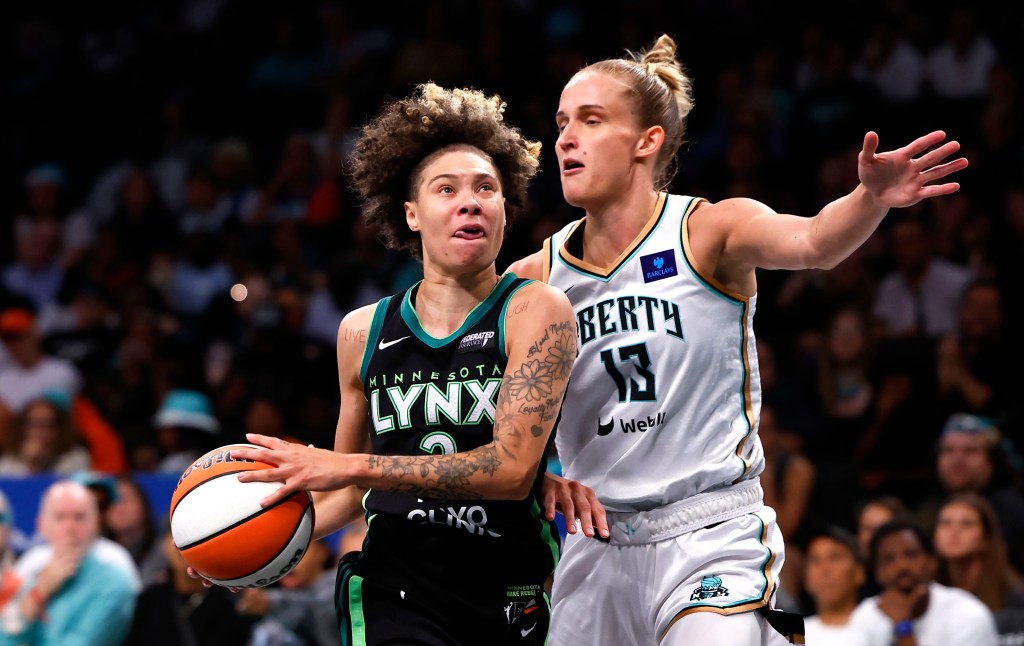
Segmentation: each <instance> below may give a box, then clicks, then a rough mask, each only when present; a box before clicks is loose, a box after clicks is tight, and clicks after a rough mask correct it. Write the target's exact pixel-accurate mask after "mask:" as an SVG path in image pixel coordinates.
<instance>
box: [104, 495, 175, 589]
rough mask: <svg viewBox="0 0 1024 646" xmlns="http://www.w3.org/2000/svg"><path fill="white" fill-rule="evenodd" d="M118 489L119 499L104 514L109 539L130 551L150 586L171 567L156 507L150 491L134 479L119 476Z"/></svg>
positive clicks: (145, 583) (143, 581)
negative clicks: (156, 520) (158, 527)
mask: <svg viewBox="0 0 1024 646" xmlns="http://www.w3.org/2000/svg"><path fill="white" fill-rule="evenodd" d="M115 486H116V487H117V498H116V499H115V500H114V501H113V502H112V503H111V504H110V506H109V507H108V508H107V511H106V513H105V514H104V525H105V527H106V529H107V534H108V538H110V539H111V540H113V541H115V542H117V543H119V544H120V545H122V546H123V547H124V548H125V549H126V550H128V553H129V554H131V556H132V559H133V560H134V561H135V565H136V566H137V567H138V568H139V576H141V577H142V584H143V585H144V586H145V585H149V584H150V583H153V582H154V581H156V580H157V579H158V578H159V576H160V574H161V573H163V572H164V570H165V569H166V568H167V560H166V557H165V556H164V554H163V550H162V549H161V547H160V545H158V544H157V533H156V529H155V527H154V515H153V507H152V505H151V504H150V501H149V496H148V495H147V494H146V491H145V490H144V489H143V488H142V487H141V486H140V485H139V483H138V482H136V481H135V480H134V479H132V477H131V476H128V475H122V476H119V477H118V478H117V481H116V484H115ZM162 516H163V513H161V517H162Z"/></svg>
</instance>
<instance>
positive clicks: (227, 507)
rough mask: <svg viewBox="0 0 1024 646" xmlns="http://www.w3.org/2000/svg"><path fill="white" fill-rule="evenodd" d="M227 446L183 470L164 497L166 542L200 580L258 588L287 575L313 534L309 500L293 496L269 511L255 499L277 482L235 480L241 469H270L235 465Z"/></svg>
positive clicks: (305, 495)
mask: <svg viewBox="0 0 1024 646" xmlns="http://www.w3.org/2000/svg"><path fill="white" fill-rule="evenodd" d="M243 447H253V445H251V444H229V445H226V446H222V447H220V448H217V449H214V450H212V451H210V452H209V453H207V454H205V455H203V456H202V457H200V458H199V459H198V460H196V461H195V462H194V463H192V466H190V467H189V468H187V469H185V472H184V473H182V474H181V478H179V479H178V484H177V485H176V486H175V488H174V493H173V494H172V495H171V536H172V538H173V539H174V545H175V546H176V547H177V548H178V550H179V551H180V552H181V555H182V557H183V558H184V559H185V562H186V563H188V564H189V565H190V566H191V567H192V568H193V569H194V570H195V571H196V572H198V573H199V574H201V575H202V576H203V577H204V578H206V579H209V580H210V581H212V582H213V583H216V584H217V585H222V586H225V587H232V588H259V587H263V586H265V585H270V584H271V583H274V582H275V581H277V580H278V579H280V578H281V577H283V576H284V575H285V574H287V573H288V572H289V571H290V570H291V569H292V568H293V567H295V565H296V564H297V563H298V562H299V559H301V558H302V555H303V554H305V553H306V549H307V548H308V547H309V541H310V538H311V537H312V535H313V501H312V498H311V497H310V495H309V492H307V491H297V492H295V493H294V494H292V495H291V496H289V497H287V498H285V499H284V500H281V501H280V502H278V503H276V504H274V505H272V506H270V507H260V500H262V499H263V498H265V497H267V496H268V495H270V494H271V493H273V492H274V491H276V490H277V489H278V488H279V487H281V483H280V482H239V481H238V478H237V475H238V474H239V473H241V472H243V471H252V470H255V469H270V468H272V465H270V464H266V463H264V462H254V461H252V460H235V459H232V458H231V454H230V452H231V450H232V449H239V448H243Z"/></svg>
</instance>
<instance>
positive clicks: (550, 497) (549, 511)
mask: <svg viewBox="0 0 1024 646" xmlns="http://www.w3.org/2000/svg"><path fill="white" fill-rule="evenodd" d="M542 494H543V496H544V511H545V514H546V515H547V519H548V520H554V519H555V511H556V509H557V511H560V512H562V515H563V516H565V529H566V531H567V532H569V533H570V534H575V533H576V521H577V520H579V524H580V526H581V528H582V529H583V534H584V535H586V536H589V537H593V536H594V530H595V529H596V530H597V532H598V533H600V534H601V536H602V537H603V538H608V536H609V532H608V518H607V516H606V515H605V512H604V505H602V504H601V501H600V500H598V499H597V494H596V493H594V490H593V489H591V488H590V487H588V486H586V485H583V484H580V483H579V482H576V481H575V480H569V479H567V478H563V477H561V476H556V475H555V474H553V473H550V472H548V473H545V474H544V482H543V484H542Z"/></svg>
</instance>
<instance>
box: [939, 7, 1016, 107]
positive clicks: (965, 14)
mask: <svg viewBox="0 0 1024 646" xmlns="http://www.w3.org/2000/svg"><path fill="white" fill-rule="evenodd" d="M948 20H949V25H948V32H947V34H946V38H945V40H943V41H942V43H940V44H939V46H938V47H936V48H935V49H934V50H933V51H932V52H931V53H930V54H929V55H928V58H927V61H926V64H925V70H926V76H927V79H928V83H929V85H930V86H931V89H932V91H933V92H934V93H935V94H936V95H938V96H939V97H940V98H943V99H950V100H954V101H957V100H965V99H978V98H981V97H982V96H984V94H985V90H986V88H987V87H988V73H989V71H990V70H991V69H992V66H993V65H995V63H996V61H997V60H998V58H999V53H998V52H997V51H996V48H995V45H993V43H992V40H991V39H990V38H989V37H988V36H987V35H986V34H984V33H982V32H981V31H980V30H979V29H978V22H977V15H976V14H975V10H974V9H973V8H971V7H968V6H967V5H958V6H957V7H956V8H955V9H953V10H952V11H951V12H950V13H949V17H948Z"/></svg>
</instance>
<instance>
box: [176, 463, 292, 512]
mask: <svg viewBox="0 0 1024 646" xmlns="http://www.w3.org/2000/svg"><path fill="white" fill-rule="evenodd" d="M258 469H259V467H257V468H256V469H238V470H237V471H225V472H224V473H218V474H216V475H212V476H210V477H208V478H203V479H202V480H200V481H199V482H196V483H195V484H193V485H191V486H190V487H189V488H188V490H187V491H185V493H183V494H181V497H180V498H178V500H177V501H175V502H174V504H173V505H172V506H171V517H172V518H173V517H174V510H176V509H177V508H178V505H180V504H181V502H182V501H183V500H185V498H187V497H188V495H189V494H190V493H192V492H194V491H195V490H196V489H198V488H199V487H201V486H202V485H204V484H206V483H207V482H213V481H214V480H217V479H218V478H223V477H224V476H230V475H237V474H239V473H246V472H247V471H256V470H258ZM280 502H283V501H279V502H278V503H277V504H280ZM277 504H275V505H273V506H272V507H267V509H273V507H276V506H277ZM250 518H251V516H250Z"/></svg>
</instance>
